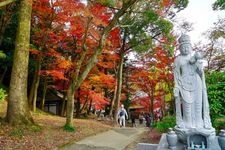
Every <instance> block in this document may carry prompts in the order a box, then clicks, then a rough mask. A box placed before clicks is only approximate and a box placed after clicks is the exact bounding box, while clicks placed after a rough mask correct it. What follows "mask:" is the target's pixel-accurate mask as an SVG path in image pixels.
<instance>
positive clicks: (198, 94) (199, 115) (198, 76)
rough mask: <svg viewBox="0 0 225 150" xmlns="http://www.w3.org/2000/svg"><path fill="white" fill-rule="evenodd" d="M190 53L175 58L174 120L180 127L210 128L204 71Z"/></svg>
mask: <svg viewBox="0 0 225 150" xmlns="http://www.w3.org/2000/svg"><path fill="white" fill-rule="evenodd" d="M192 58H193V57H192V55H191V54H189V55H186V56H182V55H180V56H178V57H177V59H176V60H175V64H174V65H175V68H174V80H175V94H177V93H178V97H177V98H176V120H177V126H178V127H180V128H211V121H210V117H209V104H208V98H207V92H206V85H205V78H204V72H203V70H202V68H201V67H200V65H198V62H197V61H196V62H195V63H191V59H192Z"/></svg>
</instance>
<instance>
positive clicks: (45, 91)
mask: <svg viewBox="0 0 225 150" xmlns="http://www.w3.org/2000/svg"><path fill="white" fill-rule="evenodd" d="M43 86H44V87H43V95H42V99H41V110H45V96H46V93H47V77H45V79H44V85H43Z"/></svg>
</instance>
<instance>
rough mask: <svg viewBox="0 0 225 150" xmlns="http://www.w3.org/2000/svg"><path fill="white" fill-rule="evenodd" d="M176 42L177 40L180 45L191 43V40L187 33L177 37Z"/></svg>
mask: <svg viewBox="0 0 225 150" xmlns="http://www.w3.org/2000/svg"><path fill="white" fill-rule="evenodd" d="M178 42H179V45H182V44H190V43H191V40H190V37H189V35H187V34H182V35H181V36H180V37H179V39H178Z"/></svg>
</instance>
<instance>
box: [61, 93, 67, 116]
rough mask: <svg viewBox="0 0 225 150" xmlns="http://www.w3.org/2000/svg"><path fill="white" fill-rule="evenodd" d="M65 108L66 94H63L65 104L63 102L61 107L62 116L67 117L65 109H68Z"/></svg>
mask: <svg viewBox="0 0 225 150" xmlns="http://www.w3.org/2000/svg"><path fill="white" fill-rule="evenodd" d="M65 106H66V93H65V92H63V102H62V106H61V112H60V116H64V115H65V108H66V107H65Z"/></svg>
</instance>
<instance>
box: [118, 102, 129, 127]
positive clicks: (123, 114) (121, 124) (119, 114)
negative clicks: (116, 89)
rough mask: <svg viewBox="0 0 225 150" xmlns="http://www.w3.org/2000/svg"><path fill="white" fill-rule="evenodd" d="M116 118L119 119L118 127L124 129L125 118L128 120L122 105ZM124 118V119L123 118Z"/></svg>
mask: <svg viewBox="0 0 225 150" xmlns="http://www.w3.org/2000/svg"><path fill="white" fill-rule="evenodd" d="M117 116H118V118H119V124H120V127H125V126H126V125H125V122H126V120H125V119H126V118H127V119H128V115H127V111H126V109H125V108H124V105H123V104H122V105H121V108H120V110H119V111H118V114H117ZM125 117H126V118H125Z"/></svg>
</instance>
